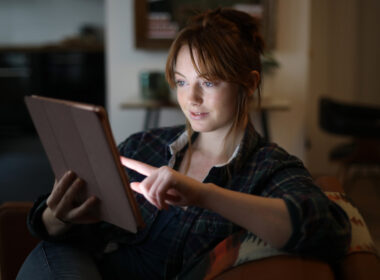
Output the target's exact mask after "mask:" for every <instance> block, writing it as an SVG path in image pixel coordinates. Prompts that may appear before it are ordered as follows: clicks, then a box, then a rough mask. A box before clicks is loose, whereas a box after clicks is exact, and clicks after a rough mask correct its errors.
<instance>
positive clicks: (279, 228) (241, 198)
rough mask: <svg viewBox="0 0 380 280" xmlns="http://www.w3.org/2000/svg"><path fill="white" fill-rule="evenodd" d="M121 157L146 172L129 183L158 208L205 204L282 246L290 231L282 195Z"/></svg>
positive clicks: (128, 165) (201, 205) (129, 165)
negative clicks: (230, 185)
mask: <svg viewBox="0 0 380 280" xmlns="http://www.w3.org/2000/svg"><path fill="white" fill-rule="evenodd" d="M121 160H122V163H123V164H124V165H125V166H127V167H128V168H131V169H133V170H136V171H138V172H140V173H141V174H144V175H146V176H147V177H146V178H145V180H143V181H142V182H141V183H132V184H131V187H132V188H133V189H134V190H135V191H137V192H139V193H141V194H143V195H144V196H145V198H146V199H147V200H148V201H149V202H150V203H152V204H153V205H155V206H156V207H158V208H160V209H163V208H164V209H165V208H167V205H168V204H172V205H178V206H188V205H194V206H199V207H202V208H207V209H210V210H212V211H214V212H216V213H218V214H220V215H222V216H223V217H225V218H226V219H228V220H230V221H231V222H233V223H235V224H238V225H240V226H241V227H243V228H245V229H247V230H249V231H251V232H253V233H254V234H256V235H257V236H259V237H261V238H262V239H263V240H265V241H267V242H268V243H270V244H271V245H272V246H274V247H282V246H284V245H285V244H286V242H287V241H288V239H289V237H290V235H291V233H292V226H291V221H290V217H289V213H288V210H287V207H286V204H285V202H284V201H283V200H282V199H278V198H265V197H259V196H255V195H251V194H245V193H240V192H236V191H231V190H226V189H223V188H221V187H218V186H216V185H215V184H204V183H201V182H199V181H196V180H194V179H192V178H190V177H187V176H185V175H183V174H181V173H179V172H177V171H174V170H173V169H171V168H169V167H166V166H164V167H161V168H155V167H152V166H149V165H147V164H144V163H141V162H138V161H136V160H132V159H128V158H125V157H122V158H121Z"/></svg>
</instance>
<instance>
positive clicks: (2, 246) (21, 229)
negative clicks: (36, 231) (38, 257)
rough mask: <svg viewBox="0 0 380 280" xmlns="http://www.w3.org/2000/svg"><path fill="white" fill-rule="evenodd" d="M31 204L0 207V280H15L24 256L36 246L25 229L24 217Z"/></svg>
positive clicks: (19, 203)
mask: <svg viewBox="0 0 380 280" xmlns="http://www.w3.org/2000/svg"><path fill="white" fill-rule="evenodd" d="M32 205H33V203H32V202H6V203H3V204H1V205H0V273H1V280H8V279H15V278H16V275H17V272H18V270H19V268H20V266H21V264H22V263H23V262H24V260H25V258H26V256H27V255H28V254H29V252H30V251H31V250H32V248H33V247H34V246H35V245H36V244H37V242H38V240H37V239H36V238H34V237H32V236H31V235H30V233H29V231H28V229H27V225H26V217H27V215H28V212H29V210H30V208H31V207H32Z"/></svg>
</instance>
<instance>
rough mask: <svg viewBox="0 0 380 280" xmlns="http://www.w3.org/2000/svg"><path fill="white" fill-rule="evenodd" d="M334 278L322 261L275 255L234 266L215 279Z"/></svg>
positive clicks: (330, 279)
mask: <svg viewBox="0 0 380 280" xmlns="http://www.w3.org/2000/svg"><path fill="white" fill-rule="evenodd" d="M235 279H239V280H248V279H266V280H277V279H281V280H288V279H289V280H301V279H302V280H303V279H309V280H320V279H324V280H333V279H335V277H334V272H333V271H332V269H331V267H330V266H329V265H328V264H327V263H325V262H322V261H318V260H312V259H304V258H300V257H294V256H274V257H270V258H266V259H261V260H255V261H251V262H248V263H245V264H242V265H239V266H237V267H234V268H232V269H230V270H227V271H226V272H223V273H222V274H221V275H219V276H217V277H216V278H214V280H235Z"/></svg>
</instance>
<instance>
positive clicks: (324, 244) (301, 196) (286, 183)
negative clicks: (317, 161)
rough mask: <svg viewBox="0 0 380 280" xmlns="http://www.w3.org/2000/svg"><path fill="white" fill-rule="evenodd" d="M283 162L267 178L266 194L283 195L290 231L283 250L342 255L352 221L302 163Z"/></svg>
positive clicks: (319, 254)
mask: <svg viewBox="0 0 380 280" xmlns="http://www.w3.org/2000/svg"><path fill="white" fill-rule="evenodd" d="M287 165H288V164H286V163H285V164H283V166H282V167H281V168H279V169H277V170H276V171H275V173H274V174H273V175H272V176H271V177H270V179H269V180H268V184H267V187H266V190H265V195H266V196H270V197H280V198H282V199H284V201H285V203H286V206H287V208H288V211H289V214H290V218H291V222H292V229H293V232H292V235H291V237H290V239H289V240H288V242H287V244H286V245H285V246H284V248H283V249H284V250H286V251H289V252H294V253H299V254H303V255H310V256H313V257H319V258H322V259H326V260H328V259H330V260H336V259H337V258H340V257H342V256H344V255H345V253H346V252H347V250H348V247H349V244H350V238H351V224H350V222H349V219H348V217H347V215H346V213H345V212H344V210H343V209H342V208H340V207H339V206H338V205H337V204H335V203H334V202H332V201H331V200H329V199H328V197H327V196H326V195H325V194H324V193H323V191H322V190H321V189H320V188H319V187H318V186H317V185H316V184H315V183H314V181H313V179H312V178H311V176H310V175H309V173H308V172H307V170H306V169H305V168H304V167H303V166H301V164H289V166H287Z"/></svg>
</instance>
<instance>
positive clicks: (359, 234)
mask: <svg viewBox="0 0 380 280" xmlns="http://www.w3.org/2000/svg"><path fill="white" fill-rule="evenodd" d="M325 194H326V195H327V197H328V198H329V199H331V200H332V201H334V202H335V203H336V204H338V205H339V206H340V207H341V208H342V209H343V210H344V211H345V212H346V214H347V216H348V217H349V219H350V222H351V228H352V233H351V244H350V248H349V250H348V254H350V253H355V252H372V253H375V254H378V252H377V250H376V247H375V244H374V243H373V240H372V238H371V235H370V233H369V230H368V228H367V225H366V223H365V221H364V219H363V217H362V215H361V214H360V212H359V210H358V209H357V208H356V207H355V206H354V205H353V203H352V202H351V201H350V200H349V198H348V197H347V196H346V194H344V193H340V192H325Z"/></svg>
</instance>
